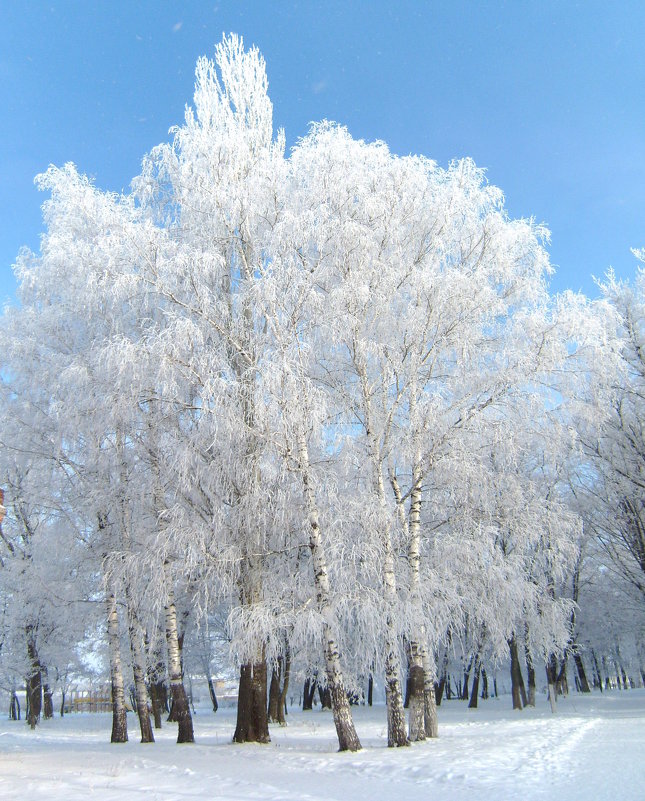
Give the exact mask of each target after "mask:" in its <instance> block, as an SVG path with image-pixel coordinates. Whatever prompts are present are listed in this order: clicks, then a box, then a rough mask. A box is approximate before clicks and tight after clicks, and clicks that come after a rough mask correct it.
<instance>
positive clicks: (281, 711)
mask: <svg viewBox="0 0 645 801" xmlns="http://www.w3.org/2000/svg"><path fill="white" fill-rule="evenodd" d="M281 660H282V663H283V666H282V671H281V672H282V689H281V690H280V698H279V701H278V723H279V724H280V725H281V726H285V725H286V723H287V721H286V719H285V715H286V714H287V692H288V690H289V678H290V675H291V651H290V650H289V648H288V647H287V652H286V654H285V656H284V657H281Z"/></svg>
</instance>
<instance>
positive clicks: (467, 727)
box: [0, 690, 645, 801]
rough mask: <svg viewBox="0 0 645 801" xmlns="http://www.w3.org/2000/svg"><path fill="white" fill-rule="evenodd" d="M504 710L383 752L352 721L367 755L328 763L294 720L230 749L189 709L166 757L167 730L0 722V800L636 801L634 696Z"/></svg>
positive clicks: (222, 727)
mask: <svg viewBox="0 0 645 801" xmlns="http://www.w3.org/2000/svg"><path fill="white" fill-rule="evenodd" d="M509 705H510V698H509V697H502V698H500V699H497V700H490V701H487V702H484V703H482V706H481V708H480V709H478V710H470V711H469V710H468V709H466V708H465V704H464V703H461V702H456V701H451V702H445V701H444V703H443V704H442V706H441V707H440V710H439V712H440V720H439V723H440V738H439V739H438V740H435V741H432V742H426V743H418V744H416V745H413V746H412V747H410V748H405V749H400V750H394V749H387V748H386V747H385V744H386V740H385V710H384V708H383V707H374V708H372V709H369V708H365V707H360V708H357V709H355V719H356V723H357V728H358V731H359V735H360V737H361V739H362V742H363V746H364V750H363V751H361V752H360V753H357V754H347V753H345V754H339V753H337V752H336V742H335V737H334V728H333V721H332V718H331V715H330V714H329V713H328V712H321V711H316V710H314V711H313V712H307V713H302V712H300V711H299V710H296V709H293V710H291V712H290V714H289V725H288V726H287V727H285V728H280V727H279V726H275V727H272V731H271V736H272V738H273V742H272V743H271V744H270V745H266V746H259V745H245V746H240V745H233V744H232V743H231V736H232V732H233V728H234V710H232V709H224V710H220V711H219V712H218V713H217V715H213V713H212V712H209V711H208V710H206V709H204V710H198V714H197V716H196V717H195V734H196V739H197V742H196V744H195V745H183V746H178V745H176V744H175V742H174V740H175V736H176V727H175V726H174V725H170V724H166V725H164V728H163V729H162V730H161V731H156V732H155V735H156V737H157V742H156V743H155V744H154V745H141V744H140V743H139V742H138V737H137V726H136V720H135V718H134V716H132V715H129V716H128V723H129V727H130V737H131V742H129V743H127V744H124V745H110V744H109V742H108V741H109V732H110V722H111V718H110V715H108V714H76V715H69V716H67V717H65V718H63V719H62V720H61V719H60V718H56V719H55V720H52V721H46V722H43V723H42V724H41V725H40V726H39V727H38V729H37V730H36V731H35V732H31V731H29V729H28V728H27V726H26V725H25V723H24V722H10V721H7V720H3V721H1V722H0V799H3V801H4V799H7V800H8V799H16V798H44V799H47V801H76V800H77V799H83V801H89V800H90V799H95V800H96V801H131V800H132V801H137V799H144V798H145V799H146V801H173V800H174V799H225V800H226V801H247V800H248V799H263V800H264V801H277V800H278V799H280V800H281V801H334V800H335V799H338V800H339V801H341V800H342V801H363V799H366V800H369V801H390V799H397V801H398V799H400V798H401V799H405V801H416V799H423V800H424V801H428V799H437V801H453V800H455V801H456V800H457V799H459V800H462V799H468V801H486V800H487V799H495V801H504V799H515V798H521V799H541V798H544V799H549V800H550V801H553V799H557V801H570V800H573V799H581V801H582V799H584V801H593V800H594V799H598V801H600V800H601V799H602V801H606V799H615V800H616V801H632V800H633V801H636V799H639V801H640V799H643V798H645V690H630V691H623V692H619V691H617V690H614V691H612V692H609V693H604V694H602V695H601V694H599V693H594V694H593V695H592V696H591V697H583V696H580V695H578V694H575V693H574V694H572V695H571V696H569V698H568V699H564V700H561V701H560V702H559V704H558V712H557V714H556V715H552V714H551V712H550V711H549V707H548V704H547V702H546V700H545V699H544V697H541V698H539V699H538V707H537V708H536V709H534V710H531V709H529V710H524V711H522V712H515V713H513V712H512V711H511V710H510V709H509V708H508V707H509Z"/></svg>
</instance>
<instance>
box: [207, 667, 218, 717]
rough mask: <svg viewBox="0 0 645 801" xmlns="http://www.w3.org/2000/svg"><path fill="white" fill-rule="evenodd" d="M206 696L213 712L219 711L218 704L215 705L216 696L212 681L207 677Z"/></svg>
mask: <svg viewBox="0 0 645 801" xmlns="http://www.w3.org/2000/svg"><path fill="white" fill-rule="evenodd" d="M207 681H208V694H209V695H210V697H211V704H212V705H213V712H217V710H218V709H219V704H218V703H217V695H216V694H215V685H214V684H213V679H212V678H211V677H210V676H208V678H207Z"/></svg>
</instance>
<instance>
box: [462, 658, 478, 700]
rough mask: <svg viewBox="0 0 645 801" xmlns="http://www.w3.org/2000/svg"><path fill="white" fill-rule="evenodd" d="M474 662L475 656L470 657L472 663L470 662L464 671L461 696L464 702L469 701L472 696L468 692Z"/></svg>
mask: <svg viewBox="0 0 645 801" xmlns="http://www.w3.org/2000/svg"><path fill="white" fill-rule="evenodd" d="M474 661H475V656H474V655H473V656H471V657H470V661H469V662H468V665H467V666H466V668H465V669H464V681H463V684H462V686H461V693H460V694H459V697H460V698H461V700H462V701H467V700H468V698H469V696H470V693H469V691H468V685H469V683H470V671H471V670H472V669H473V662H474Z"/></svg>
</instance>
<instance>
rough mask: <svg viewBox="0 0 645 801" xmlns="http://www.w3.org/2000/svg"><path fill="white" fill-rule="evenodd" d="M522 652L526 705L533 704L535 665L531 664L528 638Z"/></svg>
mask: <svg viewBox="0 0 645 801" xmlns="http://www.w3.org/2000/svg"><path fill="white" fill-rule="evenodd" d="M524 654H525V657H526V683H527V685H528V696H527V699H526V705H527V706H535V666H534V665H533V657H532V656H531V650H530V649H529V646H528V638H527V640H526V641H525V644H524Z"/></svg>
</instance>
